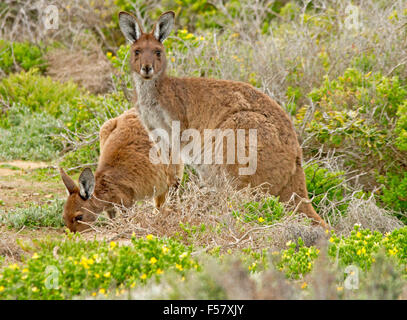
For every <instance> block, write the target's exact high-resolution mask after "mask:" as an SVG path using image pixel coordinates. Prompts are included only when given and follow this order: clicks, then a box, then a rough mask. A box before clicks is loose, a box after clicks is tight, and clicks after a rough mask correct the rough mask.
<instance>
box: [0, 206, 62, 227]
mask: <svg viewBox="0 0 407 320" xmlns="http://www.w3.org/2000/svg"><path fill="white" fill-rule="evenodd" d="M64 203H65V201H64V200H55V201H54V202H52V203H51V204H45V205H42V206H38V205H32V206H30V207H28V208H16V209H13V210H10V211H8V212H7V213H3V214H2V215H0V223H3V224H5V225H7V226H9V227H11V228H15V229H21V228H22V227H24V226H25V227H29V228H38V227H53V228H60V227H62V226H64V222H63V220H62V212H63V206H64Z"/></svg>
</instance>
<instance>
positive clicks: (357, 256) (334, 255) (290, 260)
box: [272, 225, 407, 279]
mask: <svg viewBox="0 0 407 320" xmlns="http://www.w3.org/2000/svg"><path fill="white" fill-rule="evenodd" d="M406 243H407V227H404V228H401V229H396V230H394V231H393V232H392V233H388V234H386V236H385V237H383V234H381V233H380V232H378V231H374V232H372V231H371V230H369V229H360V227H359V226H358V225H355V227H354V229H353V230H352V232H351V234H350V235H349V236H347V237H345V236H341V237H339V236H337V235H336V234H335V232H334V231H331V238H330V239H329V246H328V257H329V258H330V262H334V263H335V264H337V265H338V266H339V267H340V268H345V267H347V266H350V265H356V266H358V267H359V268H361V269H362V270H364V271H369V270H370V268H371V266H372V264H374V263H375V262H376V257H377V256H378V255H380V251H385V253H386V255H387V257H390V258H394V259H395V261H396V262H397V265H398V267H400V269H401V270H400V271H401V272H402V273H403V274H405V275H407V269H406V261H407V259H406V258H407V247H406ZM287 246H288V249H286V250H281V251H280V252H279V251H276V252H272V254H273V255H277V256H278V257H279V260H278V262H277V264H276V265H277V268H278V269H279V270H280V271H282V272H284V273H285V275H286V276H287V277H288V278H293V279H300V278H302V277H304V275H305V274H307V273H309V272H310V271H311V270H312V268H313V265H314V262H315V260H316V259H317V258H318V256H319V250H318V249H317V248H315V247H314V246H311V247H306V246H305V245H304V242H303V240H302V239H301V238H299V239H298V242H297V243H295V242H292V241H289V242H288V243H287Z"/></svg>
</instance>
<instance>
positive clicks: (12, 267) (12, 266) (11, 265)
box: [8, 263, 20, 270]
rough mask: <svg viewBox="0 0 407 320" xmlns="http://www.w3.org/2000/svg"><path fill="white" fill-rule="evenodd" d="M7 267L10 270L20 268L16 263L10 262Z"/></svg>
mask: <svg viewBox="0 0 407 320" xmlns="http://www.w3.org/2000/svg"><path fill="white" fill-rule="evenodd" d="M8 267H9V268H10V269H11V270H16V269H20V267H19V266H18V265H17V264H16V263H13V264H10V265H9V266H8Z"/></svg>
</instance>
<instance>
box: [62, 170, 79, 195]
mask: <svg viewBox="0 0 407 320" xmlns="http://www.w3.org/2000/svg"><path fill="white" fill-rule="evenodd" d="M59 172H60V174H61V178H62V181H63V182H64V185H65V187H66V189H67V190H68V193H69V194H72V193H74V192H78V187H77V186H76V184H75V182H74V181H73V180H72V178H71V177H70V176H68V175H67V174H66V172H65V171H64V169H62V168H59Z"/></svg>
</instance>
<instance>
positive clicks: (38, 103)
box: [0, 69, 83, 117]
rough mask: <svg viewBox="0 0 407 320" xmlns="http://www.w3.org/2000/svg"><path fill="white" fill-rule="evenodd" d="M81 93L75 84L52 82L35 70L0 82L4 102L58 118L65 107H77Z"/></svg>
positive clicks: (0, 91)
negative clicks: (44, 112) (17, 104)
mask: <svg viewBox="0 0 407 320" xmlns="http://www.w3.org/2000/svg"><path fill="white" fill-rule="evenodd" d="M82 93H83V92H82V91H81V90H80V89H78V87H77V85H76V84H74V83H72V82H67V83H64V84H62V83H59V82H57V81H53V80H52V79H51V78H50V77H44V76H42V75H40V74H39V73H38V72H37V70H36V69H33V70H30V71H28V72H21V73H17V74H12V75H10V76H9V77H7V78H4V79H2V80H1V82H0V97H1V98H2V99H3V100H4V101H8V103H9V104H12V103H19V104H21V105H24V106H26V107H28V108H30V110H32V112H39V111H46V112H47V113H48V114H50V115H52V116H54V117H60V116H61V114H62V112H63V107H64V106H66V105H69V106H71V107H77V106H78V97H79V96H80V95H81V94H82Z"/></svg>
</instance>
